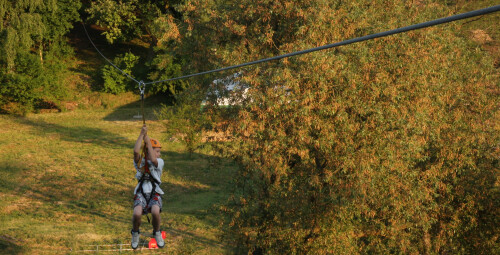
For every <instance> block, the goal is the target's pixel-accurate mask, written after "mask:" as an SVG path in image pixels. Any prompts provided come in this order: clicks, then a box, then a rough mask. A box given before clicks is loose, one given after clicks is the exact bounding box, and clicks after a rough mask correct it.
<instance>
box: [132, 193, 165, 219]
mask: <svg viewBox="0 0 500 255" xmlns="http://www.w3.org/2000/svg"><path fill="white" fill-rule="evenodd" d="M145 195H146V197H147V198H149V197H150V196H151V193H146V194H145ZM138 205H140V206H142V213H143V214H148V213H150V212H151V208H152V207H153V205H158V206H159V207H160V212H161V209H162V200H161V196H160V195H159V194H155V196H154V197H153V198H152V199H150V200H149V204H148V205H146V199H145V198H144V196H143V195H142V194H141V193H137V194H135V196H134V208H135V207H136V206H138Z"/></svg>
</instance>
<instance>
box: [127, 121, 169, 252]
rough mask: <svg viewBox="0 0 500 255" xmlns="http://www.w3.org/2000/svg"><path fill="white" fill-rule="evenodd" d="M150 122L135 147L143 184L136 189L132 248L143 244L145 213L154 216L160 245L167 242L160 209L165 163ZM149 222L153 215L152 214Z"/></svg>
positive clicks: (156, 235)
mask: <svg viewBox="0 0 500 255" xmlns="http://www.w3.org/2000/svg"><path fill="white" fill-rule="evenodd" d="M147 132H148V129H147V127H146V124H144V126H143V127H142V129H141V133H140V134H139V137H138V138H137V141H136V142H135V146H134V166H135V169H136V174H135V178H137V180H139V183H138V184H137V186H136V187H135V190H134V195H135V196H134V214H133V216H132V231H131V232H132V248H133V249H136V248H137V247H138V246H139V236H140V232H139V227H140V226H141V219H142V215H143V214H146V215H147V214H148V213H151V214H152V216H153V236H154V238H155V239H156V243H157V245H158V247H160V248H163V247H164V246H165V242H164V240H163V237H162V235H161V231H160V212H161V209H162V200H161V195H163V194H164V193H163V191H162V190H161V188H160V184H161V174H162V171H163V165H164V162H163V160H162V159H161V158H160V151H161V145H160V143H159V142H158V140H155V139H150V138H149V136H148V133H147ZM143 141H144V146H145V147H144V149H143V152H144V158H141V145H142V142H143ZM148 221H149V217H148Z"/></svg>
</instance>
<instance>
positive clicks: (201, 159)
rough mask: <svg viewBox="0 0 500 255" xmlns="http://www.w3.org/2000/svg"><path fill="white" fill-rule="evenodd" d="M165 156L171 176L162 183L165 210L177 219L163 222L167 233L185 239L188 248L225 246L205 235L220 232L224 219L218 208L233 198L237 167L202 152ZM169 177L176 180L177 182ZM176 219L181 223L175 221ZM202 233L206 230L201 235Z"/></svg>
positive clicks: (167, 153)
mask: <svg viewBox="0 0 500 255" xmlns="http://www.w3.org/2000/svg"><path fill="white" fill-rule="evenodd" d="M162 157H163V159H164V160H165V171H166V173H167V177H166V178H164V182H163V183H162V189H163V191H164V192H165V195H164V199H163V201H164V202H163V203H164V204H163V211H164V212H166V213H168V214H170V215H173V216H174V217H173V218H174V219H165V220H166V221H167V222H166V223H162V226H165V231H167V232H168V233H170V234H171V235H172V236H174V238H175V237H176V236H180V237H182V238H183V240H185V241H187V243H186V245H188V246H189V244H191V245H194V246H197V247H199V246H201V247H207V246H210V247H224V244H222V243H221V242H220V241H218V240H214V239H210V238H206V237H204V236H203V234H202V233H203V231H205V230H207V231H208V232H211V233H212V234H214V233H216V232H218V231H215V230H216V229H218V228H219V223H220V221H221V220H222V218H221V217H223V216H222V215H221V212H220V211H219V209H218V207H219V206H220V205H222V204H225V203H226V201H227V199H228V198H229V197H230V195H231V191H232V184H233V183H232V180H233V176H234V173H235V171H234V168H235V167H234V165H232V164H231V162H229V161H228V160H224V159H221V158H220V157H217V156H209V155H204V154H199V153H193V154H192V155H191V156H189V154H188V153H177V152H171V151H168V152H165V153H164V154H162ZM214 162H215V164H214ZM169 177H170V178H172V179H175V180H176V181H175V183H173V182H171V181H170V180H169ZM177 216H179V217H177ZM185 216H188V217H185ZM176 219H177V220H179V221H180V222H174V220H176ZM203 229H205V230H203ZM198 231H202V232H201V234H200V233H197V232H198Z"/></svg>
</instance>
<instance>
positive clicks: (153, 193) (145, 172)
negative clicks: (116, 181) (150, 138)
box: [136, 146, 160, 223]
mask: <svg viewBox="0 0 500 255" xmlns="http://www.w3.org/2000/svg"><path fill="white" fill-rule="evenodd" d="M142 153H143V155H144V166H143V174H142V176H141V179H140V180H139V187H138V188H137V192H136V193H139V192H140V193H141V195H142V196H143V197H144V199H146V208H148V206H149V201H151V199H156V200H157V199H158V198H156V197H155V196H156V185H160V181H158V180H156V179H155V177H154V176H153V175H152V174H151V172H150V171H149V164H148V156H147V155H148V154H147V149H146V146H144V149H143V151H142ZM139 162H140V163H139V164H141V163H142V159H141V160H140V161H139ZM144 181H150V182H151V185H152V186H153V187H152V190H151V195H150V196H149V198H148V197H147V196H146V194H144V190H143V189H142V185H143V184H144ZM146 210H147V209H146ZM146 217H147V218H148V223H150V220H149V216H148V215H147V214H146Z"/></svg>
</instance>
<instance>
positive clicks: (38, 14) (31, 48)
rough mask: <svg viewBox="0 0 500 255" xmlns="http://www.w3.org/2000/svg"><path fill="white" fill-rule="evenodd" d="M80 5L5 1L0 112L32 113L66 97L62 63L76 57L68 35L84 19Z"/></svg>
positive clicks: (0, 17) (0, 28) (0, 29)
mask: <svg viewBox="0 0 500 255" xmlns="http://www.w3.org/2000/svg"><path fill="white" fill-rule="evenodd" d="M80 5H81V4H80V1H70V0H62V1H55V0H29V1H28V0H23V1H10V0H1V1H0V7H1V8H0V10H1V11H0V80H1V82H2V89H1V96H2V99H1V100H0V106H1V107H3V106H5V105H6V104H9V103H11V104H17V105H19V107H20V108H22V109H19V110H20V111H21V112H26V111H28V112H29V111H31V110H32V109H33V108H34V107H35V106H36V104H37V103H40V102H41V101H57V100H60V99H62V98H64V97H65V96H66V94H67V91H66V89H65V88H64V86H63V84H62V79H63V78H62V76H63V74H62V73H63V71H64V70H66V69H67V68H66V67H65V66H64V63H63V60H64V59H67V58H69V57H71V56H72V55H71V54H72V51H71V49H70V48H69V47H67V45H66V41H65V38H64V35H65V34H66V33H67V32H68V31H69V29H71V28H72V23H73V22H74V21H77V20H78V19H79V14H78V9H79V8H80Z"/></svg>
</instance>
